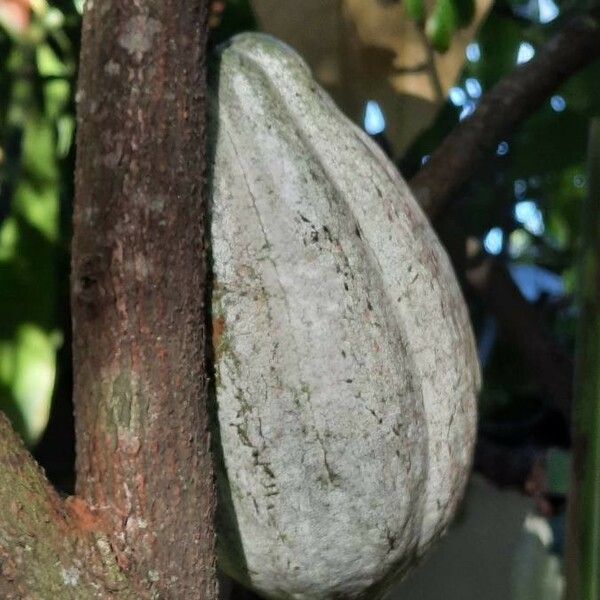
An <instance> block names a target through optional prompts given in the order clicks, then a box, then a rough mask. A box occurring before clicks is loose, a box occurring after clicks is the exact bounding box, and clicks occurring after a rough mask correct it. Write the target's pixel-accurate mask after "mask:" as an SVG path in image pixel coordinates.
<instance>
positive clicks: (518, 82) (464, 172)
mask: <svg viewBox="0 0 600 600" xmlns="http://www.w3.org/2000/svg"><path fill="white" fill-rule="evenodd" d="M598 56H600V9H594V10H592V11H591V12H589V13H587V14H584V15H581V16H579V17H576V18H575V19H573V20H572V21H570V22H569V23H568V24H567V25H566V26H565V27H564V29H563V30H561V31H560V32H559V33H557V34H556V35H555V36H554V37H553V38H552V39H550V41H549V42H548V43H547V44H546V45H545V46H544V47H543V48H541V49H540V50H539V51H538V53H537V54H536V56H535V57H534V58H533V59H532V60H531V61H529V62H527V63H525V64H523V65H521V66H519V67H517V68H516V69H515V70H514V71H513V72H512V73H511V74H510V75H508V76H506V77H505V78H504V79H502V80H501V81H500V82H499V83H498V84H497V85H496V86H495V87H494V88H492V89H491V90H490V91H489V92H488V93H487V94H486V95H485V96H484V97H483V99H482V100H481V103H480V104H479V106H478V108H477V110H476V111H475V112H474V113H473V115H472V116H471V117H470V118H468V119H465V120H464V121H462V122H461V123H460V124H459V125H458V126H457V127H456V128H455V129H454V130H453V131H452V132H451V133H450V135H448V137H446V139H445V140H444V141H443V142H442V143H441V144H440V145H439V146H438V148H437V149H436V150H435V152H434V153H433V154H432V155H431V158H430V160H429V161H428V162H427V164H426V165H425V166H424V167H423V168H422V169H421V170H420V171H419V173H417V175H416V176H415V177H413V179H412V181H411V182H410V183H411V188H412V190H413V192H414V194H415V195H416V197H417V200H419V202H420V204H421V206H422V207H423V209H424V210H425V212H426V213H427V214H428V216H429V217H430V219H431V220H435V219H436V218H437V217H438V216H439V215H440V214H441V212H442V211H443V209H444V207H445V206H446V205H447V204H448V203H449V202H450V201H451V200H452V198H453V197H454V196H455V195H456V193H457V192H458V191H459V189H460V188H461V186H462V185H464V184H465V183H466V182H467V181H468V180H469V178H470V177H471V176H472V175H473V174H474V173H475V172H476V171H477V169H478V168H479V166H480V164H481V162H482V161H483V160H484V159H485V158H486V157H488V156H489V154H490V152H491V151H492V150H493V149H494V148H495V146H496V145H497V144H498V141H499V140H500V139H502V136H503V135H505V134H506V133H507V132H509V131H510V130H512V129H513V128H514V127H515V126H516V125H518V124H519V123H520V122H521V121H523V120H524V119H525V118H527V117H528V116H529V115H531V114H532V113H534V112H535V111H536V110H537V109H538V108H539V107H540V106H541V105H542V104H543V103H544V102H545V101H546V99H547V98H548V97H549V96H550V95H551V94H552V93H553V92H554V91H555V90H556V89H557V88H558V87H560V85H561V84H562V83H564V82H565V81H566V80H567V79H568V78H569V77H570V76H571V75H573V74H574V73H575V72H577V71H578V70H580V69H581V68H583V67H585V66H586V65H589V64H590V63H592V62H593V61H594V60H595V59H597V58H598Z"/></svg>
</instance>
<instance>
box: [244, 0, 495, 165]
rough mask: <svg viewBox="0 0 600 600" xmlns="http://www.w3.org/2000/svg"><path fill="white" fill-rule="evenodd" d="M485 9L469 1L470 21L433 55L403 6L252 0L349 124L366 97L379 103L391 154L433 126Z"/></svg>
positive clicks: (374, 1)
mask: <svg viewBox="0 0 600 600" xmlns="http://www.w3.org/2000/svg"><path fill="white" fill-rule="evenodd" d="M491 4H492V0H477V1H476V4H475V17H474V21H473V23H472V24H471V25H470V26H469V27H468V28H466V29H462V30H458V31H457V32H456V34H455V35H454V36H453V38H452V42H451V44H450V47H449V49H448V51H447V52H446V53H445V54H443V55H439V54H435V53H434V52H433V51H432V50H431V48H430V46H429V44H428V43H427V39H426V37H425V35H424V33H423V31H421V29H420V27H419V25H418V24H417V23H415V21H414V20H413V19H411V18H410V17H409V16H408V15H407V12H406V10H407V9H406V7H405V5H404V3H403V2H394V3H389V2H388V3H383V2H381V1H380V0H342V1H341V2H340V1H338V0H305V1H304V2H295V1H292V0H252V7H253V8H254V11H255V14H256V17H257V22H258V26H259V28H260V29H261V30H263V31H266V32H268V33H271V34H273V35H275V36H276V37H278V38H280V39H282V40H283V41H285V42H287V43H289V44H290V45H291V46H293V47H294V48H296V49H297V50H298V51H299V52H300V54H302V56H303V57H304V58H305V59H306V61H307V62H308V63H309V65H310V66H311V68H312V69H313V71H314V73H315V75H316V77H317V79H318V80H319V81H320V83H321V84H322V85H324V86H325V87H326V88H327V90H328V91H329V92H330V93H331V95H332V96H333V97H334V99H335V101H336V102H337V103H338V104H339V105H340V107H341V108H342V110H344V111H345V112H346V114H347V115H349V116H350V117H351V118H352V119H353V120H355V121H357V122H360V123H361V122H362V119H363V116H364V110H365V104H366V102H367V100H375V101H376V102H377V103H378V104H379V105H380V107H381V109H382V111H383V115H384V117H385V120H386V124H387V127H386V130H385V135H386V138H387V139H388V140H389V141H390V143H391V144H392V146H393V149H394V151H395V153H396V154H402V153H403V152H404V151H405V150H406V148H407V147H408V146H409V145H410V144H411V142H412V141H413V140H414V139H415V138H416V137H417V135H419V133H420V132H422V131H423V130H424V129H426V128H427V127H428V126H429V125H431V123H432V122H433V120H434V118H435V116H436V114H437V112H438V110H439V109H440V107H441V105H442V104H443V102H444V99H445V96H446V94H447V92H448V90H449V89H450V87H452V86H453V85H454V83H455V81H456V79H457V77H458V76H459V73H460V71H461V69H462V67H463V64H464V61H465V48H466V46H467V44H468V43H469V42H470V41H471V40H472V38H473V37H474V35H475V32H476V30H477V28H478V27H479V25H480V24H481V22H482V21H483V19H484V18H485V16H486V15H487V13H488V11H489V9H490V7H491ZM425 8H426V12H427V13H430V12H431V10H432V9H433V2H432V0H429V1H428V2H425Z"/></svg>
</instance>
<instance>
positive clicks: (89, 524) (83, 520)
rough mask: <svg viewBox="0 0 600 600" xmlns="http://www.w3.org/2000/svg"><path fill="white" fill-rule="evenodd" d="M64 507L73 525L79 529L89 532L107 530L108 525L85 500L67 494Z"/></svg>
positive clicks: (104, 531)
mask: <svg viewBox="0 0 600 600" xmlns="http://www.w3.org/2000/svg"><path fill="white" fill-rule="evenodd" d="M65 508H66V509H67V512H68V513H69V516H70V517H71V519H72V523H73V526H74V527H75V529H77V530H79V531H83V532H85V533H90V532H93V531H94V532H103V533H107V532H108V526H107V524H106V523H104V521H103V520H102V518H101V517H100V516H99V515H98V514H97V513H96V512H94V511H93V510H92V509H91V508H90V507H89V506H88V504H87V503H86V502H85V500H82V499H81V498H78V497H77V496H69V497H68V498H67V499H66V500H65Z"/></svg>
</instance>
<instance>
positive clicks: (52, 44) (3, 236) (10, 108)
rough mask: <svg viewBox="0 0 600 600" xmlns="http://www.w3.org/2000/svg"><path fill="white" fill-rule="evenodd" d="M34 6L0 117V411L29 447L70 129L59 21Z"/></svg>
mask: <svg viewBox="0 0 600 600" xmlns="http://www.w3.org/2000/svg"><path fill="white" fill-rule="evenodd" d="M0 3H1V0H0ZM35 8H36V10H35V12H34V13H33V17H32V21H31V25H30V27H29V28H28V29H27V30H26V31H25V32H24V33H23V35H22V36H21V37H16V36H15V37H11V38H9V40H10V45H9V46H8V49H7V50H8V52H7V54H6V55H5V56H6V57H3V63H4V64H3V69H4V70H3V75H4V76H6V77H3V79H2V84H3V87H2V91H3V93H4V94H5V96H4V101H3V102H2V115H1V118H0V124H1V125H2V129H1V130H0V133H1V136H2V137H1V143H2V147H3V148H4V149H5V153H6V156H5V161H4V164H2V165H0V167H1V170H0V177H1V179H0V200H1V202H2V203H3V204H4V205H5V206H4V208H5V210H4V211H3V213H2V214H1V215H0V219H1V220H0V409H1V410H3V411H4V412H6V413H7V414H8V415H9V416H10V417H11V419H12V421H13V424H14V426H15V427H16V429H17V430H18V431H19V432H20V433H21V435H22V436H23V438H24V439H25V441H26V442H27V443H28V444H30V445H34V444H35V443H36V442H37V441H38V440H39V438H40V436H41V435H42V433H43V432H44V429H45V427H46V424H47V421H48V416H49V412H50V406H51V400H52V393H53V388H54V380H55V375H56V368H57V367H56V352H57V349H58V347H59V346H60V340H61V335H60V333H59V328H58V326H57V318H58V314H57V306H56V304H57V295H58V285H59V282H58V280H57V269H58V261H59V256H62V255H61V251H62V247H61V240H60V228H59V220H60V189H61V172H60V169H59V159H60V158H61V157H64V156H66V155H67V153H68V151H69V148H70V147H71V143H72V136H73V129H74V118H73V115H72V104H71V90H72V81H71V76H72V74H73V65H74V56H73V53H72V46H71V45H70V41H69V39H68V38H67V37H66V34H65V32H64V31H63V30H62V29H61V28H62V27H63V25H64V24H65V19H64V17H63V13H62V12H61V11H60V10H59V9H58V8H57V7H56V6H53V5H51V4H47V3H45V2H40V3H38V4H36V5H35ZM71 10H74V9H73V7H71Z"/></svg>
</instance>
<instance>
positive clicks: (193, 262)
mask: <svg viewBox="0 0 600 600" xmlns="http://www.w3.org/2000/svg"><path fill="white" fill-rule="evenodd" d="M207 8H208V0H187V1H186V2H179V1H177V0H141V1H137V2H122V1H121V0H103V1H102V2H88V3H86V12H85V14H84V20H83V32H82V34H83V37H82V54H81V61H80V65H81V66H80V79H79V90H78V135H77V150H78V152H77V168H76V205H75V215H74V239H73V255H72V256H73V258H72V308H73V340H74V342H73V360H74V366H75V373H74V380H75V381H74V404H75V419H76V435H77V463H76V468H77V485H76V490H77V493H78V495H79V496H80V497H81V498H82V499H84V500H85V501H86V502H87V503H88V504H89V505H90V506H92V507H93V508H94V509H95V510H97V511H99V512H100V513H101V515H102V518H103V520H104V521H105V522H106V523H107V524H108V528H109V531H110V535H111V541H112V543H113V545H114V547H115V548H116V550H117V552H118V554H119V557H120V564H121V566H122V567H123V568H124V569H125V570H126V572H127V573H128V574H129V576H130V577H131V578H132V580H134V581H136V582H139V583H140V585H141V586H143V587H144V589H145V590H147V593H148V594H149V595H151V596H152V597H159V596H160V597H161V598H165V600H170V599H179V598H202V600H212V599H213V598H216V595H217V591H216V588H217V584H216V573H215V571H216V568H215V564H216V558H215V533H214V527H213V516H214V510H215V486H214V475H213V465H212V460H211V452H210V434H209V415H208V391H207V372H206V364H205V363H206V359H205V347H206V338H207V336H206V323H205V320H206V314H205V306H206V298H207V290H206V281H207V265H206V259H205V231H206V216H205V212H206V203H205V197H204V191H203V190H204V182H205V172H206V164H207V161H208V159H207V156H206V153H205V147H206V145H205V129H206V127H205V125H206V104H207V103H206V69H205V49H206V37H207V14H208V11H207Z"/></svg>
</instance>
